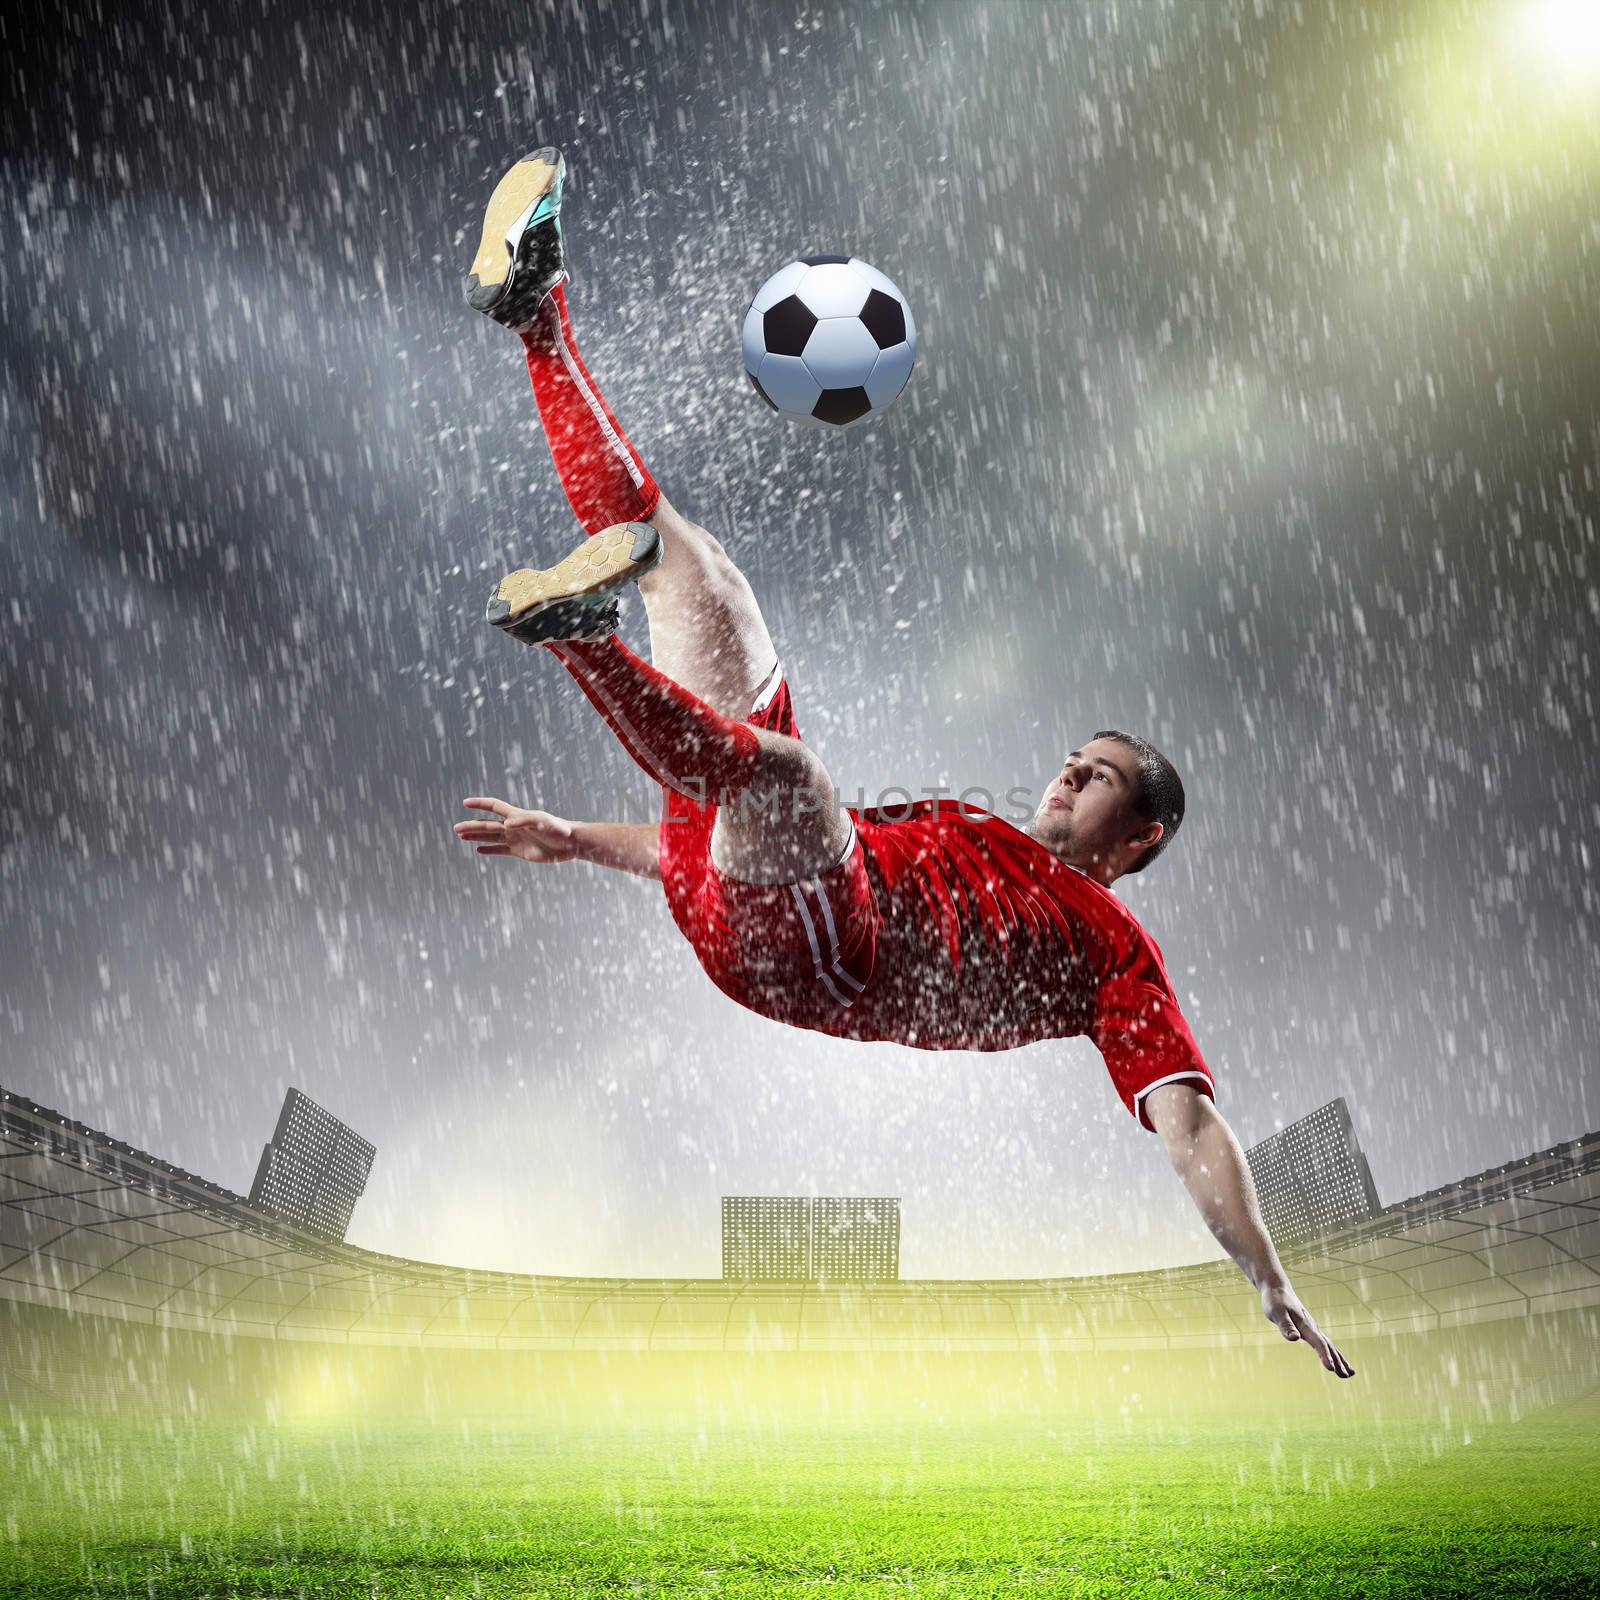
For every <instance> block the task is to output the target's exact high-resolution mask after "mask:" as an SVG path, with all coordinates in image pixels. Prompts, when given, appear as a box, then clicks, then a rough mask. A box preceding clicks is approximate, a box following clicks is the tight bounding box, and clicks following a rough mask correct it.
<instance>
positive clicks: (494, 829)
mask: <svg viewBox="0 0 1600 1600" xmlns="http://www.w3.org/2000/svg"><path fill="white" fill-rule="evenodd" d="M455 831H456V834H457V836H458V837H460V838H462V839H498V838H500V836H501V835H502V834H504V832H505V831H506V825H505V823H503V822H490V821H488V820H487V819H482V820H480V819H478V818H476V817H474V818H473V819H471V820H470V821H467V822H458V823H457V824H456V829H455Z"/></svg>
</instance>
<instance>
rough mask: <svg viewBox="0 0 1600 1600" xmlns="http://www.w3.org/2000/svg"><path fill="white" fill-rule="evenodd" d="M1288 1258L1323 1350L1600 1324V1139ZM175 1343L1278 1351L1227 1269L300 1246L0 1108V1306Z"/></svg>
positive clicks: (284, 1231)
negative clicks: (818, 1263)
mask: <svg viewBox="0 0 1600 1600" xmlns="http://www.w3.org/2000/svg"><path fill="white" fill-rule="evenodd" d="M1286 1259H1287V1260H1288V1262H1289V1264H1290V1267H1291V1269H1292V1271H1293V1274H1294V1280H1295V1285H1296V1287H1297V1288H1298V1289H1299V1290H1300V1292H1301V1293H1302V1294H1303V1295H1304V1296H1305V1298H1306V1300H1307V1301H1308V1303H1310V1304H1311V1305H1313V1306H1314V1307H1315V1308H1316V1311H1317V1314H1318V1317H1319V1320H1320V1321H1321V1322H1322V1324H1323V1326H1324V1327H1325V1328H1326V1329H1327V1330H1328V1331H1329V1332H1330V1333H1331V1334H1332V1335H1333V1336H1334V1337H1336V1338H1338V1337H1341V1336H1342V1337H1346V1338H1353V1337H1360V1336H1363V1335H1368V1334H1395V1333H1408V1332H1416V1333H1421V1332H1434V1331H1438V1330H1441V1329H1447V1328H1451V1327H1458V1326H1463V1325H1466V1324H1470V1323H1485V1322H1494V1321H1503V1320H1510V1319H1526V1318H1529V1317H1533V1316H1537V1315H1539V1314H1541V1313H1549V1312H1557V1311H1573V1310H1579V1309H1584V1308H1595V1307H1600V1133H1591V1134H1588V1135H1586V1136H1585V1137H1583V1138H1581V1139H1577V1140H1574V1141H1573V1142H1571V1143H1569V1144H1564V1145H1559V1146H1557V1147H1555V1148H1554V1149H1550V1150H1543V1151H1540V1152H1538V1153H1536V1154H1534V1155H1530V1156H1528V1157H1526V1158H1524V1159H1523V1160H1521V1161H1515V1162H1511V1163H1510V1164H1508V1165H1506V1166H1503V1167H1496V1168H1494V1169H1492V1170H1490V1171H1488V1172H1483V1173H1479V1174H1477V1175H1476V1176H1474V1177H1471V1178H1465V1179H1462V1180H1461V1181H1460V1182H1458V1183H1454V1184H1450V1185H1448V1186H1447V1187H1445V1188H1442V1189H1435V1190H1430V1191H1429V1192H1428V1193H1426V1194H1421V1195H1418V1196H1416V1197H1415V1198H1413V1199H1410V1200H1405V1201H1401V1202H1399V1203H1398V1204H1395V1205H1391V1206H1388V1207H1385V1208H1384V1209H1383V1210H1382V1211H1380V1212H1378V1213H1377V1214H1376V1215H1374V1216H1371V1217H1368V1218H1366V1219H1365V1220H1363V1221H1360V1222H1358V1223H1355V1224H1353V1225H1352V1226H1350V1227H1347V1228H1345V1229H1343V1230H1341V1231H1338V1232H1336V1233H1329V1234H1324V1235H1322V1236H1320V1237H1319V1238H1318V1239H1316V1240H1315V1242H1314V1243H1312V1244H1308V1245H1306V1246H1303V1247H1295V1246H1290V1247H1289V1248H1288V1249H1287V1251H1286ZM7 1301H10V1302H15V1303H17V1304H19V1305H22V1304H26V1305H33V1306H39V1307H52V1308H55V1309H57V1310H64V1311H75V1312H78V1313H82V1314H87V1315H92V1316H95V1317H102V1318H120V1319H123V1320H131V1321H134V1322H138V1323H140V1324H143V1325H146V1326H156V1327H160V1328H166V1329H170V1330H173V1331H174V1332H179V1331H192V1332H216V1333H227V1334H230V1335H235V1336H240V1335H243V1336H251V1337H260V1338H267V1339H277V1340H316V1341H325V1342H326V1341H332V1342H337V1343H348V1344H356V1345H391V1346H412V1347H417V1346H422V1347H427V1348H438V1349H448V1348H455V1349H498V1350H541V1349H543V1350H551V1349H557V1350H559V1349H566V1350H603V1349H631V1350H871V1349H874V1348H885V1349H906V1348H919V1347H920V1348H925V1349H930V1350H931V1349H945V1350H996V1351H1000V1350H1012V1351H1025V1352H1026V1351H1068V1350H1115V1349H1140V1348H1167V1349H1183V1348H1200V1347H1206V1346H1214V1345H1218V1344H1233V1343H1235V1342H1239V1341H1257V1340H1265V1339H1275V1338H1276V1337H1277V1335H1276V1334H1275V1333H1274V1332H1273V1330H1272V1329H1271V1328H1270V1327H1269V1326H1268V1325H1267V1324H1266V1323H1265V1322H1264V1321H1263V1320H1262V1318H1261V1316H1260V1313H1259V1310H1258V1307H1257V1305H1256V1302H1255V1297H1254V1296H1253V1295H1252V1294H1251V1293H1250V1291H1249V1290H1248V1288H1247V1287H1246V1285H1245V1284H1244V1283H1243V1282H1242V1280H1241V1279H1240V1278H1239V1275H1238V1273H1237V1272H1236V1271H1235V1269H1234V1267H1233V1266H1232V1264H1231V1263H1229V1262H1226V1261H1219V1262H1210V1263H1205V1264H1203V1265H1200V1266H1192V1267H1177V1268H1171V1269H1168V1270H1165V1271H1159V1272H1141V1273H1125V1274H1115V1275H1107V1276H1099V1277H1079V1278H1048V1279H1033V1280H1017V1279H996V1280H964V1281H953V1280H952V1281H944V1280H902V1281H899V1282H890V1283H871V1284H861V1285H844V1286H840V1287H827V1288H821V1289H812V1288H808V1287H806V1286H803V1285H796V1284H789V1283H785V1284H778V1283H773V1284H763V1283H725V1282H723V1281H721V1280H720V1279H688V1278H660V1279H656V1278H651V1279H639V1278H584V1277H555V1276H530V1275H523V1274H516V1273H501V1272H479V1271H472V1270H468V1269H464V1268H458V1267H449V1266H438V1265H432V1264H429V1263H426V1262H421V1261H410V1260H406V1259H404V1258H401V1257H396V1256H388V1255H381V1254H379V1253H377V1252H374V1251H370V1250H362V1249H359V1248H356V1247H355V1246H351V1245H346V1244H342V1243H337V1242H334V1241H330V1240H327V1239H323V1238H319V1237H317V1236H316V1235H314V1234H311V1233H308V1232H306V1231H304V1230H303V1229H300V1228H296V1227H295V1226H293V1225H292V1224H289V1223H286V1222H282V1221H279V1220H275V1219H273V1218H270V1217H266V1216H264V1215H263V1214H262V1213H260V1212H259V1211H257V1210H255V1209H254V1208H252V1207H251V1206H250V1204H249V1202H248V1201H247V1200H246V1199H244V1198H242V1197H241V1196H239V1195H236V1194H233V1193H232V1192H231V1191H229V1190H227V1189H224V1188H221V1187H220V1186H218V1185H216V1184H213V1183H209V1182H207V1181H206V1180H205V1179H203V1178H198V1177H196V1176H194V1174H192V1173H188V1172H184V1171H182V1170H181V1169H180V1168H178V1167H174V1166H172V1165H170V1164H169V1163H167V1162H164V1161H161V1160H158V1159H157V1158H156V1157H153V1156H150V1155H147V1154H145V1153H144V1152H143V1151H139V1150H135V1149H133V1148H132V1147H131V1146H129V1145H127V1144H124V1143H122V1142H121V1141H119V1140H117V1139H113V1138H111V1137H109V1136H108V1135H106V1134H103V1133H98V1132H96V1131H95V1130H93V1129H91V1128H87V1127H85V1126H84V1125H83V1124H81V1123H78V1122H73V1121H71V1120H69V1119H67V1118H65V1117H63V1116H61V1115H60V1114H59V1113H57V1112H54V1111H50V1110H48V1109H46V1108H44V1107H41V1106H37V1105H33V1104H32V1103H30V1102H28V1101H26V1100H23V1099H20V1098H18V1097H16V1096H14V1095H10V1094H6V1093H4V1092H3V1091H0V1305H3V1304H4V1303H5V1302H7Z"/></svg>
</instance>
